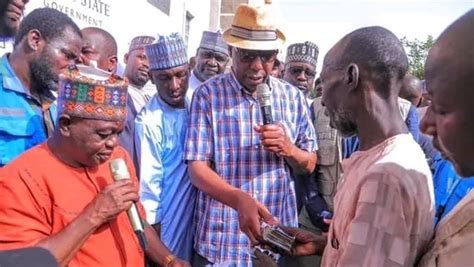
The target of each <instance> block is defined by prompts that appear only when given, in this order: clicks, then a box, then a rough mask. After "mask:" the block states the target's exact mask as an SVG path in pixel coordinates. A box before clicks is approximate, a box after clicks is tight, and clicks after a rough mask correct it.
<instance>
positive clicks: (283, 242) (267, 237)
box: [260, 222, 295, 253]
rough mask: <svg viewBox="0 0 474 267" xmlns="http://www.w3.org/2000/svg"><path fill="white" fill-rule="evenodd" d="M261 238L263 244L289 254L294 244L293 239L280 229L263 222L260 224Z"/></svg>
mask: <svg viewBox="0 0 474 267" xmlns="http://www.w3.org/2000/svg"><path fill="white" fill-rule="evenodd" d="M260 227H261V228H262V236H263V240H264V241H265V242H268V243H269V244H271V245H273V246H275V247H276V248H279V249H282V250H284V251H286V252H288V253H289V252H291V249H292V248H293V245H294V243H295V237H294V236H291V235H289V234H287V233H285V232H284V231H283V230H282V229H281V228H280V227H278V226H272V225H269V224H267V223H265V222H261V224H260Z"/></svg>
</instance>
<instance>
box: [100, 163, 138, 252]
mask: <svg viewBox="0 0 474 267" xmlns="http://www.w3.org/2000/svg"><path fill="white" fill-rule="evenodd" d="M109 167H110V171H111V172H112V176H113V177H114V180H115V181H120V180H126V179H130V173H129V172H128V168H127V164H125V161H124V160H123V159H121V158H118V159H113V160H111V161H110V165H109ZM127 214H128V219H129V220H130V224H131V225H132V228H133V231H134V232H135V234H136V235H137V237H138V240H139V242H140V246H141V247H142V249H143V251H145V250H146V247H147V243H146V238H145V227H144V226H143V223H142V220H141V218H140V215H139V214H138V209H137V206H136V205H135V204H132V207H130V209H129V210H128V211H127Z"/></svg>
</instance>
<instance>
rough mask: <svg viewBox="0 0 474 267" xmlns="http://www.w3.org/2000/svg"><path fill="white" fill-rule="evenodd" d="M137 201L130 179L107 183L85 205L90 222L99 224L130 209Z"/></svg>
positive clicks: (136, 194)
mask: <svg viewBox="0 0 474 267" xmlns="http://www.w3.org/2000/svg"><path fill="white" fill-rule="evenodd" d="M135 201H138V192H137V189H136V187H135V186H134V185H133V184H132V182H131V181H130V180H121V181H116V182H114V183H112V184H109V185H107V186H106V187H105V188H104V189H103V190H102V191H100V193H99V194H97V196H96V197H95V198H94V200H92V202H91V203H90V204H89V205H88V206H87V208H86V211H85V212H86V213H88V214H89V218H90V220H91V222H92V223H93V224H94V225H96V226H100V225H102V224H103V223H105V222H108V221H110V220H112V219H114V218H115V217H117V215H118V214H119V213H121V212H122V211H125V210H128V209H130V207H131V206H132V204H133V202H135Z"/></svg>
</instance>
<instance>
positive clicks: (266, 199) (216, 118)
mask: <svg viewBox="0 0 474 267" xmlns="http://www.w3.org/2000/svg"><path fill="white" fill-rule="evenodd" d="M269 79H270V80H269V86H270V88H271V92H272V117H273V120H274V122H275V123H281V124H282V125H283V126H284V128H285V130H286V132H287V135H288V136H289V138H290V140H291V142H293V143H294V144H295V145H296V146H297V147H299V148H300V149H303V150H306V151H310V152H314V151H316V149H317V145H316V137H315V131H314V127H313V125H312V122H311V120H310V117H309V112H308V108H307V103H306V100H305V97H304V95H303V94H302V93H301V92H300V91H299V90H298V89H297V88H296V87H293V86H292V85H290V84H289V83H287V82H284V81H282V80H279V79H275V78H273V77H270V78H269ZM261 124H263V122H262V118H261V115H260V108H259V104H258V101H257V99H256V98H254V97H253V96H252V95H251V94H250V93H248V92H246V91H245V90H244V88H243V87H242V86H241V85H240V84H239V83H238V81H237V80H236V78H235V76H234V75H233V73H232V72H231V73H226V74H222V75H219V76H217V77H215V78H212V79H210V80H208V81H206V82H204V83H203V84H202V85H201V86H200V87H198V88H197V90H196V92H195V93H194V98H193V101H192V103H191V112H190V122H189V125H188V136H187V141H186V147H185V152H184V158H185V160H198V161H209V162H210V163H211V168H212V169H213V170H214V171H215V172H216V173H217V174H218V175H219V176H220V177H221V178H222V179H224V180H225V181H226V182H227V183H229V184H230V185H232V186H234V187H236V188H239V189H240V190H242V191H244V192H247V193H249V194H250V195H252V196H253V197H254V198H255V199H256V200H257V201H259V202H261V203H263V204H264V205H265V206H266V207H267V208H268V210H269V211H270V212H271V213H272V215H273V216H274V217H276V218H278V220H279V221H280V223H281V224H282V225H287V226H297V210H296V198H295V190H294V184H293V178H292V175H291V171H290V168H289V166H288V165H287V164H286V163H285V161H284V159H283V158H280V157H278V156H277V155H276V154H274V153H271V152H268V151H266V150H265V149H264V147H263V146H262V144H261V142H260V137H259V135H258V133H257V132H255V131H254V130H253V126H254V125H261ZM195 222H196V224H197V225H196V226H197V227H196V236H195V239H194V244H195V245H194V246H195V249H196V251H197V253H198V254H200V255H202V256H204V257H205V258H206V259H207V260H209V261H210V262H212V263H220V264H224V265H226V266H250V265H251V259H250V256H249V255H248V253H247V252H248V249H249V248H250V242H249V240H248V238H247V236H246V235H245V234H244V233H242V232H241V231H240V229H239V222H238V214H237V212H236V211H235V210H234V209H232V208H230V207H228V206H225V205H224V204H222V203H220V202H219V201H216V200H215V199H213V198H211V197H209V196H208V195H206V194H205V193H203V192H199V194H198V200H197V205H196V210H195Z"/></svg>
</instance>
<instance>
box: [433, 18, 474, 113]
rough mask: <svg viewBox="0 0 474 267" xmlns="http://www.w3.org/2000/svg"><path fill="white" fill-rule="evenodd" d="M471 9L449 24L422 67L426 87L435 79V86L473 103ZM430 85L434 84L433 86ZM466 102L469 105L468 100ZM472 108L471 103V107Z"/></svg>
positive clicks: (473, 59) (473, 39) (472, 23)
mask: <svg viewBox="0 0 474 267" xmlns="http://www.w3.org/2000/svg"><path fill="white" fill-rule="evenodd" d="M473 29H474V9H471V10H470V11H469V12H468V13H466V14H465V15H464V16H462V17H461V18H459V19H458V20H456V21H455V22H454V23H453V24H451V25H450V26H449V27H448V28H447V29H446V30H445V31H444V32H443V33H442V34H441V36H440V37H439V38H438V40H437V41H436V42H435V44H434V45H433V48H432V49H431V50H430V52H429V55H428V58H427V61H426V67H425V77H426V85H427V88H428V91H429V90H430V88H432V87H433V86H431V85H433V83H436V84H437V86H436V89H437V90H438V89H439V90H450V92H451V93H452V94H459V95H461V96H466V94H468V95H469V96H470V97H469V98H466V97H462V99H463V100H467V101H469V103H472V101H473V100H474V76H473V75H474V49H473V47H474V32H473ZM432 89H433V88H432ZM469 106H472V105H471V104H470V105H469ZM473 108H474V107H473Z"/></svg>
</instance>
